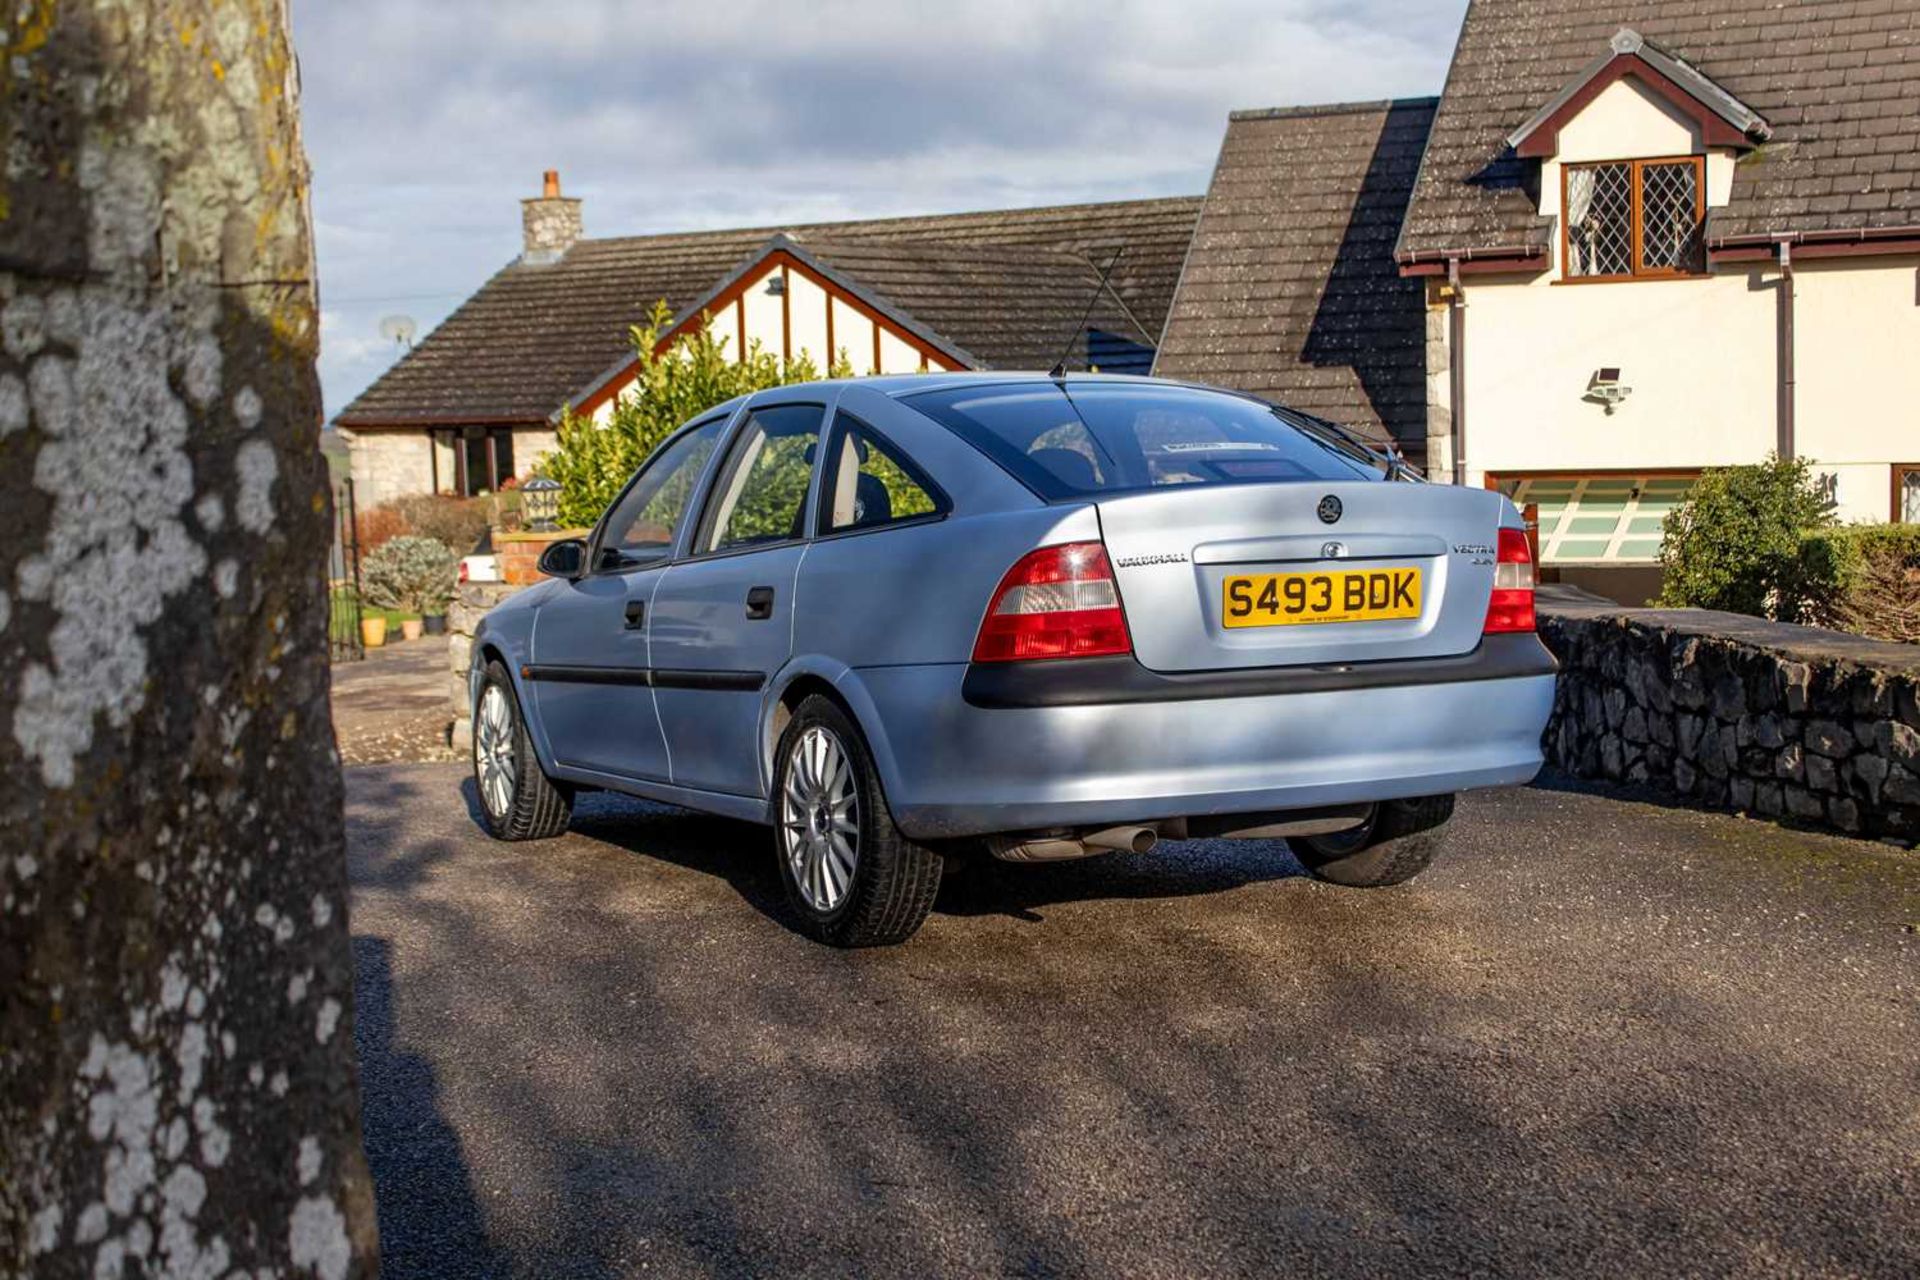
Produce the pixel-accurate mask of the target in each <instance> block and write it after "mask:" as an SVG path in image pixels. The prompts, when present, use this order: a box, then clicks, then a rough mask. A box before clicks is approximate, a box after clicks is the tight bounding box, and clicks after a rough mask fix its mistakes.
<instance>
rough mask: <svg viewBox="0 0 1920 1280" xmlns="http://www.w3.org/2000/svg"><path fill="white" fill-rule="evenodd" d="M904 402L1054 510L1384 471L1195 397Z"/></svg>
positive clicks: (1209, 394) (1050, 386)
mask: <svg viewBox="0 0 1920 1280" xmlns="http://www.w3.org/2000/svg"><path fill="white" fill-rule="evenodd" d="M907 403H909V404H911V405H912V406H913V407H914V408H916V409H918V410H920V411H921V412H922V413H925V414H927V415H928V416H929V417H931V418H933V419H934V420H936V421H938V422H940V423H942V424H943V425H945V426H947V427H948V428H950V429H952V430H953V431H954V432H956V433H957V434H958V435H960V436H961V438H963V439H965V440H966V441H967V442H968V443H970V444H972V445H973V446H974V447H975V448H977V449H979V450H981V452H983V453H985V454H986V455H987V456H988V457H990V458H992V459H994V460H995V461H996V462H998V463H999V464H1000V465H1001V466H1003V467H1005V468H1006V469H1007V470H1008V471H1010V472H1012V473H1013V475H1014V476H1015V477H1016V478H1017V479H1019V480H1021V481H1022V482H1024V483H1025V484H1026V485H1027V487H1029V488H1031V489H1033V490H1034V491H1035V492H1036V493H1039V494H1040V495H1041V496H1042V497H1045V498H1048V499H1053V500H1059V499H1066V498H1075V497H1081V496H1085V495H1089V494H1101V493H1113V492H1117V491H1125V490H1134V489H1152V488H1159V487H1161V486H1166V485H1191V484H1248V483H1262V482H1266V483H1276V482H1287V481H1306V480H1312V481H1329V480H1372V479H1379V478H1380V477H1381V475H1382V474H1383V470H1384V467H1383V466H1382V465H1381V464H1378V463H1375V462H1374V461H1373V460H1372V459H1370V458H1369V457H1368V456H1367V455H1366V454H1364V453H1363V452H1362V451H1361V450H1359V449H1358V448H1356V447H1354V446H1352V445H1350V444H1347V443H1346V442H1344V441H1341V440H1339V439H1338V437H1337V436H1335V435H1334V434H1333V433H1331V432H1328V431H1325V430H1324V429H1312V430H1306V429H1302V428H1301V427H1300V426H1297V425H1295V424H1294V423H1293V422H1290V421H1289V420H1288V419H1286V418H1285V417H1282V416H1281V414H1280V413H1279V412H1278V411H1276V410H1274V409H1272V408H1270V407H1268V406H1266V405H1263V404H1260V403H1259V402H1257V401H1254V400H1246V399H1242V398H1241V397H1239V396H1231V395H1226V394H1223V393H1221V392H1217V391H1205V390H1201V389H1199V388H1190V387H1171V386H1164V385H1156V384H1148V385H1142V386H1138V387H1132V386H1127V385H1124V384H1122V383H1104V382H1103V383H1083V384H1079V385H1063V384H1061V383H1056V382H1046V383H1022V384H1015V385H1007V384H1001V385H997V386H987V387H979V388H973V387H959V388H953V389H949V390H944V391H930V392H925V393H923V394H921V395H917V396H911V397H908V398H907Z"/></svg>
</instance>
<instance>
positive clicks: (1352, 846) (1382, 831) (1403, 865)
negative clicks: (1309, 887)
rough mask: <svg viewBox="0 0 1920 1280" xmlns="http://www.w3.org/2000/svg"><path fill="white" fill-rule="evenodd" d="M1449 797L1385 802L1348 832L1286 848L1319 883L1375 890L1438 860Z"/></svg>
mask: <svg viewBox="0 0 1920 1280" xmlns="http://www.w3.org/2000/svg"><path fill="white" fill-rule="evenodd" d="M1452 816H1453V797H1452V796H1450V795H1445V796H1418V797H1415V798H1414V799H1411V800H1383V801H1381V802H1380V803H1379V804H1376V805H1374V806H1373V811H1372V812H1371V813H1370V814H1368V816H1367V820H1366V821H1365V822H1363V823H1361V824H1360V825H1359V826H1358V827H1355V828H1353V829H1352V830H1349V831H1336V832H1333V833H1332V834H1330V835H1324V836H1300V837H1296V838H1294V839H1292V840H1289V841H1288V842H1287V844H1288V846H1289V847H1290V848H1292V850H1293V852H1294V856H1295V857H1297V858H1299V859H1300V861H1301V863H1302V864H1304V865H1305V866H1306V868H1307V870H1308V871H1311V872H1312V873H1313V874H1314V876H1315V877H1316V878H1317V879H1321V880H1325V881H1328V882H1330V883H1332V884H1340V885H1346V886H1348V887H1349V888H1354V889H1378V888H1382V887H1384V886H1386V885H1390V884H1402V883H1404V882H1406V881H1408V880H1411V879H1413V878H1414V877H1415V876H1417V875H1419V874H1420V873H1421V872H1422V871H1425V870H1426V869H1427V867H1428V866H1430V865H1431V864H1432V863H1433V860H1434V859H1435V858H1436V857H1438V856H1439V855H1440V850H1441V848H1442V846H1443V844H1444V842H1445V836H1446V829H1445V828H1446V822H1447V819H1449V818H1451V817H1452Z"/></svg>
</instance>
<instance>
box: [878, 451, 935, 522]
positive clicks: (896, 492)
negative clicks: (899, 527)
mask: <svg viewBox="0 0 1920 1280" xmlns="http://www.w3.org/2000/svg"><path fill="white" fill-rule="evenodd" d="M860 470H861V471H863V472H865V473H867V474H868V475H874V476H879V477H880V483H881V484H884V485H885V486H887V498H888V500H889V503H890V505H891V508H892V515H893V518H894V519H895V520H905V519H907V518H908V517H910V516H924V515H926V514H928V513H929V512H931V511H932V510H933V509H934V505H933V496H932V495H931V494H929V493H928V492H927V491H926V490H925V489H922V488H921V487H920V486H919V485H918V484H917V483H915V481H914V479H913V477H912V476H909V475H908V474H907V473H906V472H905V471H902V470H901V469H900V464H899V463H897V462H895V461H894V460H893V459H892V458H889V457H888V456H887V455H886V454H884V453H882V452H880V450H878V449H873V450H870V451H869V452H868V454H867V460H866V461H865V462H863V463H861V464H860Z"/></svg>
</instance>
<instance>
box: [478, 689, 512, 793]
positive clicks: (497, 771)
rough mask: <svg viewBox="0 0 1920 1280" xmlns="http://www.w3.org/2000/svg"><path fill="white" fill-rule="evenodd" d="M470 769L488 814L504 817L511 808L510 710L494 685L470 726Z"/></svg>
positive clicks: (484, 697) (504, 697) (482, 701)
mask: <svg viewBox="0 0 1920 1280" xmlns="http://www.w3.org/2000/svg"><path fill="white" fill-rule="evenodd" d="M473 733H474V737H473V769H474V775H475V781H477V782H478V783H479V784H480V798H481V800H482V802H484V803H485V804H486V806H487V812H489V813H491V814H493V815H494V817H496V818H498V817H504V816H505V815H506V813H507V811H508V810H509V809H511V808H512V807H513V778H514V773H513V708H511V707H510V706H508V705H507V692H506V690H504V689H502V688H501V687H500V686H499V685H497V684H490V685H488V686H487V691H486V692H485V693H483V694H481V695H480V714H479V716H478V717H477V718H476V719H475V722H474V727H473Z"/></svg>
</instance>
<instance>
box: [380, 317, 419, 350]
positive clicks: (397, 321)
mask: <svg viewBox="0 0 1920 1280" xmlns="http://www.w3.org/2000/svg"><path fill="white" fill-rule="evenodd" d="M418 332H420V326H419V325H417V324H415V323H414V322H413V317H412V316H383V317H381V320H380V336H381V337H383V338H385V339H386V340H387V341H388V342H397V343H399V344H400V345H401V346H403V347H412V346H413V335H414V334H416V333H418Z"/></svg>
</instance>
